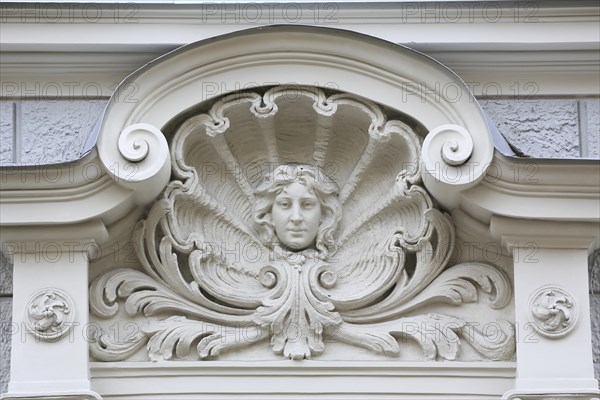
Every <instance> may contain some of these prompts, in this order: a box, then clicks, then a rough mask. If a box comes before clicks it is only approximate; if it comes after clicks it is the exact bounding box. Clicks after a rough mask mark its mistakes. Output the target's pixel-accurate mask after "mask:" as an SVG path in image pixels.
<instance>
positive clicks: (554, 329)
mask: <svg viewBox="0 0 600 400" xmlns="http://www.w3.org/2000/svg"><path fill="white" fill-rule="evenodd" d="M576 311H577V308H576V307H575V301H574V300H573V296H571V295H570V294H569V292H567V291H566V290H564V289H562V288H559V287H557V286H544V287H541V288H539V289H538V290H536V291H535V292H534V293H533V295H532V296H531V299H530V300H529V321H530V322H531V324H532V325H533V327H534V328H535V329H536V330H537V331H538V332H539V333H540V334H541V335H543V336H546V337H549V338H560V337H563V336H565V335H566V334H567V333H569V332H570V331H571V329H573V327H574V326H575V323H576V322H577V313H576Z"/></svg>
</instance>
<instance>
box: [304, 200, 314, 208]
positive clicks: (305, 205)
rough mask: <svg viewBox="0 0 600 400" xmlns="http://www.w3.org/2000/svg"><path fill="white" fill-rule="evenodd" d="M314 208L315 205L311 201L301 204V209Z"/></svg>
mask: <svg viewBox="0 0 600 400" xmlns="http://www.w3.org/2000/svg"><path fill="white" fill-rule="evenodd" d="M314 206H315V203H314V202H312V201H305V202H304V203H302V207H303V208H306V209H308V208H313V207H314Z"/></svg>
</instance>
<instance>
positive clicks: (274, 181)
mask: <svg viewBox="0 0 600 400" xmlns="http://www.w3.org/2000/svg"><path fill="white" fill-rule="evenodd" d="M337 194H338V187H337V184H336V183H335V182H334V181H333V180H332V179H331V178H330V177H328V176H327V175H325V174H324V173H323V172H322V171H321V170H320V169H319V168H318V167H313V166H311V165H304V164H284V165H280V166H278V167H277V168H275V169H274V170H273V171H272V172H271V173H269V174H267V175H266V176H265V178H264V180H263V182H262V183H261V184H260V185H259V186H258V188H257V189H256V191H255V203H254V211H253V217H254V223H255V227H256V230H257V231H258V233H259V235H260V237H261V239H262V240H263V242H265V243H266V244H267V245H269V246H272V245H273V243H274V241H275V238H277V239H278V240H279V242H280V243H281V245H282V246H283V247H286V248H288V249H290V250H292V251H301V250H304V249H307V248H309V247H316V248H317V250H319V251H320V252H321V253H323V254H327V253H329V252H331V251H333V250H334V248H335V239H334V234H335V231H336V229H337V226H338V224H339V222H340V219H341V215H342V207H341V205H340V203H339V200H338V198H337Z"/></svg>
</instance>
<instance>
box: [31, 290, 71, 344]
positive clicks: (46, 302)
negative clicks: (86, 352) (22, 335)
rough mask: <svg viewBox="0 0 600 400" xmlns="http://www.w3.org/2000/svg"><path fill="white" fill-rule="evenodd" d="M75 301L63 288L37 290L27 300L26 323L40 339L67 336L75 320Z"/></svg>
mask: <svg viewBox="0 0 600 400" xmlns="http://www.w3.org/2000/svg"><path fill="white" fill-rule="evenodd" d="M74 304H75V303H74V302H73V299H71V297H70V296H69V295H68V294H67V293H66V292H64V291H63V290H60V289H56V288H45V289H40V290H38V291H37V292H35V293H34V294H33V295H32V296H31V297H30V298H29V301H28V302H27V307H26V309H25V324H26V325H27V328H28V331H29V332H30V333H31V334H33V335H34V336H36V337H37V338H39V339H42V340H46V341H54V340H58V339H60V338H61V337H63V336H65V335H66V334H67V332H69V329H71V327H72V326H73V322H74V321H75V309H74Z"/></svg>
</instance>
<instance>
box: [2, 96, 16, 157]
mask: <svg viewBox="0 0 600 400" xmlns="http://www.w3.org/2000/svg"><path fill="white" fill-rule="evenodd" d="M13 107H14V105H13V103H12V102H0V164H2V163H8V162H11V161H12V159H13V130H14V126H13Z"/></svg>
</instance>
